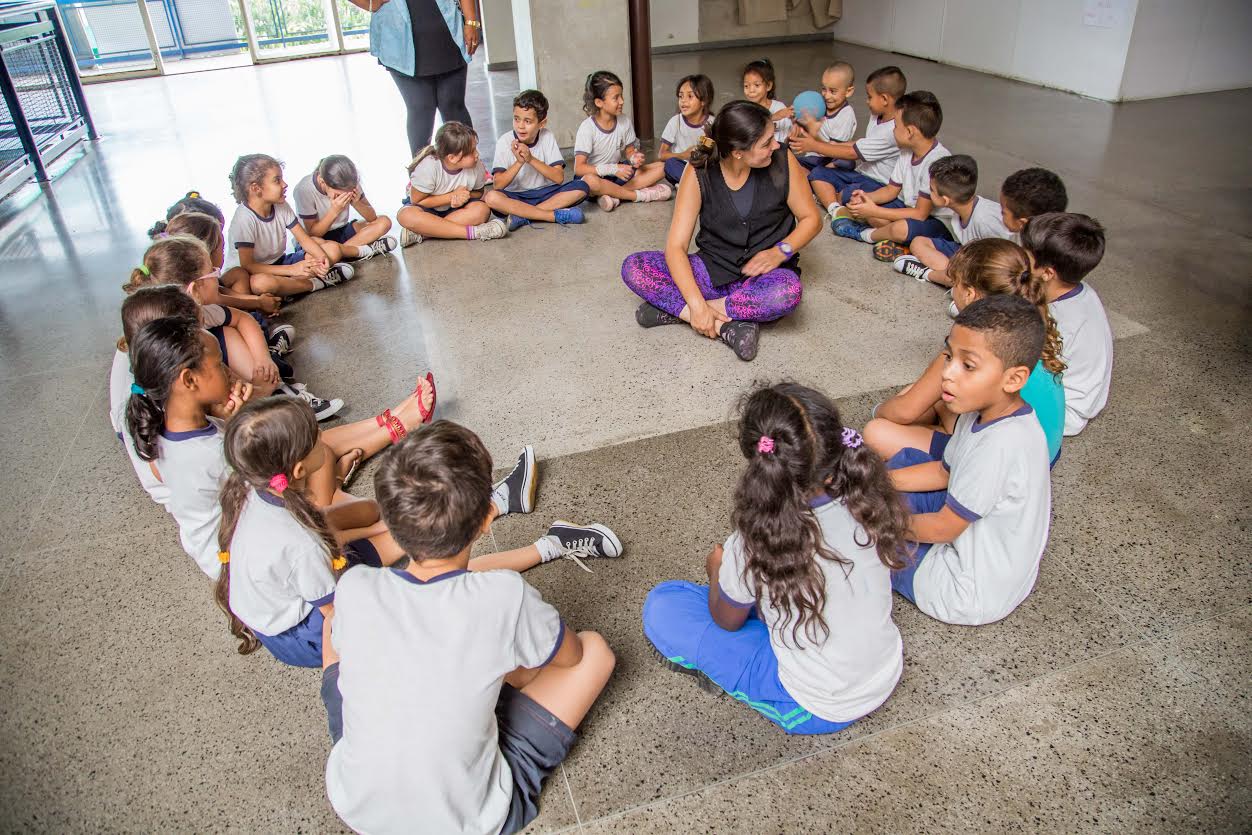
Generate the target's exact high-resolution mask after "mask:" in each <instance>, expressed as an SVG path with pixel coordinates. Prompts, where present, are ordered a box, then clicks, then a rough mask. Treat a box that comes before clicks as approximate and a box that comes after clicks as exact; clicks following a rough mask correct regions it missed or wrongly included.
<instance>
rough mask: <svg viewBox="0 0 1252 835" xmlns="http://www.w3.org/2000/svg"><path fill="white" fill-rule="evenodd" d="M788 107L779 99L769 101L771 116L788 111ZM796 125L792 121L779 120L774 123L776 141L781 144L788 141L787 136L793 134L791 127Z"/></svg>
mask: <svg viewBox="0 0 1252 835" xmlns="http://www.w3.org/2000/svg"><path fill="white" fill-rule="evenodd" d="M786 109H787V105H786V104H784V103H783V102H780V101H779V100H778V99H770V100H769V115H770V116H773V115H774V114H775V113H777V112H778V111H780V110H786ZM792 124H794V123H793V122H792V121H791V120H790V119H779V120H778V121H777V122H775V123H774V139H776V140H777V141H778V142H779V143H780V144H781V143H783V142H786V141H787V134H789V133H791V126H792Z"/></svg>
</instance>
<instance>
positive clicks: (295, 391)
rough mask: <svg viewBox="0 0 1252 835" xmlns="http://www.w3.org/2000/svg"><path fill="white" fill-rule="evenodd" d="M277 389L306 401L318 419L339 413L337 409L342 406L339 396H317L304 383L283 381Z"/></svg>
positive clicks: (325, 418) (326, 418)
mask: <svg viewBox="0 0 1252 835" xmlns="http://www.w3.org/2000/svg"><path fill="white" fill-rule="evenodd" d="M278 391H280V392H281V393H283V394H285V395H287V396H288V397H294V398H296V399H297V400H303V401H304V402H305V403H308V404H309V408H311V409H312V410H313V414H314V416H316V417H317V419H318V421H323V420H328V419H330V418H332V417H334V416H335V415H337V414H339V410H340V409H342V408H343V401H342V400H340V399H339V398H337V397H336V398H334V399H332V400H326V399H324V398H321V397H318V396H317V395H316V394H314V393H313V392H311V391H309V387H308V386H306V385H305V384H304V383H292V384H290V385H288V384H287V383H283V384H282V385H281V386H279V387H278Z"/></svg>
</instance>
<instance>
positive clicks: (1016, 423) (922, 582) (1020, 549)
mask: <svg viewBox="0 0 1252 835" xmlns="http://www.w3.org/2000/svg"><path fill="white" fill-rule="evenodd" d="M943 466H944V467H945V468H946V469H948V470H949V471H950V473H951V475H950V477H949V480H948V491H947V492H948V497H947V506H948V507H949V508H951V509H952V510H953V511H954V512H955V513H956V515H958V516H960V517H961V518H962V519H964V520H966V521H967V522H969V523H970V524H969V526H968V527H967V528H965V530H964V531H962V532H961V535H960V536H958V537H957V538H956V540H955V541H954V542H947V543H936V544H934V545H932V546H931V547H930V551H929V553H927V554H926V556H925V558H924V559H923V560H922V563H921V565H919V566H918V567H917V573H916V574H915V575H914V577H913V591H914V594H915V595H916V598H917V607H918V608H919V609H921V610H922V611H923V612H925V613H926V614H928V615H930V616H931V617H933V618H937V619H938V620H941V621H944V622H946V623H957V624H965V625H967V626H977V625H979V624H984V623H993V622H995V621H997V620H1000V619H1001V618H1003V617H1005V616H1006V615H1008V614H1009V613H1010V612H1012V611H1013V610H1014V609H1016V608H1017V606H1018V604H1020V603H1021V602H1022V601H1023V600H1025V599H1026V596H1027V595H1028V594H1030V590H1031V589H1032V588H1034V586H1035V578H1036V577H1037V576H1038V574H1039V559H1040V558H1041V557H1042V556H1043V549H1044V548H1045V547H1046V546H1047V544H1048V524H1049V521H1050V519H1051V515H1052V481H1051V477H1050V475H1049V469H1048V440H1047V438H1046V437H1045V436H1044V434H1043V427H1042V426H1040V425H1039V420H1038V418H1037V417H1036V416H1035V414H1034V410H1032V409H1031V408H1030V406H1029V405H1024V406H1022V407H1021V408H1020V409H1018V410H1017V411H1016V412H1014V413H1013V414H1011V415H1008V416H1006V417H1002V418H998V419H996V420H993V421H990V422H988V423H985V424H979V423H978V413H977V412H969V413H967V414H963V415H961V416H960V417H959V418H957V421H956V428H955V430H954V431H953V433H952V440H951V441H949V442H948V447H947V449H946V450H944V453H943Z"/></svg>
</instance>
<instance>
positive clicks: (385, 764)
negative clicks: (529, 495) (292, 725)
mask: <svg viewBox="0 0 1252 835" xmlns="http://www.w3.org/2000/svg"><path fill="white" fill-rule="evenodd" d="M564 636H565V625H564V623H562V621H561V617H560V615H559V614H558V613H557V611H556V609H554V608H552V606H550V605H549V604H547V603H545V602H544V600H543V598H542V597H540V595H539V592H537V591H535V589H534V588H532V587H531V586H530V585H529V584H528V583H527V582H526V581H525V580H524V579H522V576H521V575H520V574H518V573H517V572H515V571H505V570H498V571H481V572H468V571H451V572H448V573H447V574H441V575H439V576H438V577H435V578H433V579H431V580H428V581H426V582H423V581H421V580H418V579H417V578H416V577H414V576H413V575H411V574H409V573H408V572H405V571H400V570H397V569H391V568H370V567H367V566H354V567H353V568H350V569H348V571H346V572H344V574H343V576H342V577H341V578H340V580H339V587H338V589H337V590H336V592H335V619H334V622H333V625H332V640H333V642H334V645H335V649H336V650H337V651H338V652H339V656H340V661H339V692H340V695H341V696H342V697H343V737H342V738H341V739H340V740H339V742H337V743H336V744H335V747H334V748H333V749H332V750H331V752H330V759H329V761H328V762H327V763H326V794H327V796H328V797H329V798H330V803H331V805H332V806H333V807H334V808H335V811H336V812H338V813H339V817H341V818H342V819H343V821H344V823H346V824H348V826H350V827H352V828H353V829H355V830H357V831H358V832H369V833H372V835H381V833H391V832H396V833H408V832H412V831H414V830H415V829H420V830H422V831H424V832H478V833H496V832H499V831H500V828H501V826H503V824H504V820H505V817H506V816H507V814H508V810H509V801H510V798H511V797H512V794H513V777H512V772H511V770H510V768H509V764H508V762H507V761H506V760H505V759H504V757H503V755H502V754H501V753H500V743H499V738H498V728H497V725H496V714H495V709H496V701H497V700H498V698H499V695H500V686H501V684H502V682H503V680H504V676H505V675H507V674H508V673H510V672H512V671H513V670H515V669H517V668H518V667H531V668H533V667H542V666H544V665H545V664H547V663H548V662H549V661H551V660H552V658H553V657H554V656H555V655H556V651H557V649H558V648H559V647H560V645H561V641H562V640H563V639H564Z"/></svg>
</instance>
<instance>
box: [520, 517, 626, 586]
mask: <svg viewBox="0 0 1252 835" xmlns="http://www.w3.org/2000/svg"><path fill="white" fill-rule="evenodd" d="M543 539H545V540H547V543H545V544H544V545H543V546H541V547H540V549H539V550H540V560H541V561H543V562H551V561H552V560H554V559H560V558H562V557H563V558H565V559H568V560H573V561H574V562H575V563H577V564H578V567H579V568H581V569H582V570H583V571H586V572H588V573H590V572H591V569H590V568H588V567H587V565H586V563H584V562H583V560H585V559H593V558H606V557H607V558H609V559H616V558H617V557H620V556H621V555H622V550H623V549H622V541H621V540H620V539H618V538H617V534H615V533H613V531H611V530H609V529H608V528H607V527H605V526H604V525H573V524H571V523H569V522H562V521H560V520H557V521H556V522H553V523H552V527H550V528H548V533H547V535H546V536H544V537H543ZM536 545H538V543H536Z"/></svg>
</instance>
